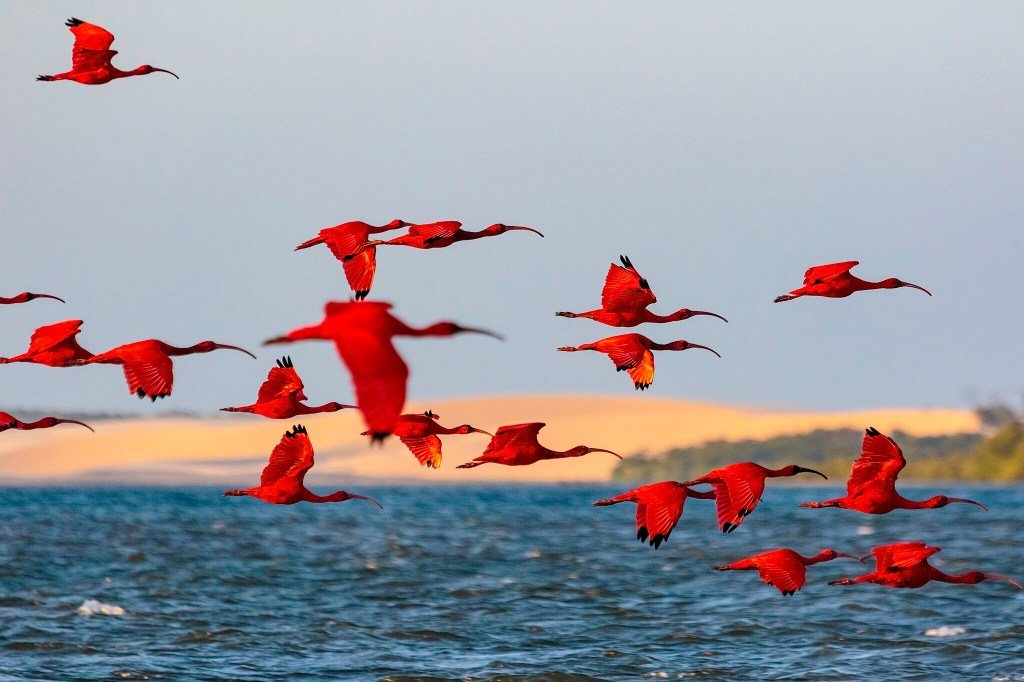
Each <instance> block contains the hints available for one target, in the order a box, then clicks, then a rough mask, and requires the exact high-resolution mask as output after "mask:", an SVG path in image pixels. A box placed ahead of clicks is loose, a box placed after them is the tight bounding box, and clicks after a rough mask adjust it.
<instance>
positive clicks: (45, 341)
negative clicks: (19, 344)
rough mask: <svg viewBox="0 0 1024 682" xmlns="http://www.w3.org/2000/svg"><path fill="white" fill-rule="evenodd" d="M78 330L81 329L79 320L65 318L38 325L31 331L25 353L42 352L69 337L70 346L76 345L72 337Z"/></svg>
mask: <svg viewBox="0 0 1024 682" xmlns="http://www.w3.org/2000/svg"><path fill="white" fill-rule="evenodd" d="M80 331H82V321H81V320H66V321H64V322H58V323H56V324H48V325H46V326H44V327H40V328H39V329H36V330H35V331H34V332H32V338H31V339H29V342H28V350H27V351H26V353H28V354H30V355H34V354H36V353H42V352H43V351H47V350H50V349H51V348H54V347H55V346H59V345H60V344H62V343H64V342H65V341H68V340H69V339H71V340H72V343H71V345H72V346H77V345H78V344H77V343H76V342H75V341H74V340H73V339H74V338H75V336H76V335H78V333H79V332H80Z"/></svg>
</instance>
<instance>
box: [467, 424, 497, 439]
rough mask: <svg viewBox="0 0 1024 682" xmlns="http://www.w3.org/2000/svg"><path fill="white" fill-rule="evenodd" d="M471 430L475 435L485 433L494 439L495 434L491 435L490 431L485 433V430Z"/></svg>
mask: <svg viewBox="0 0 1024 682" xmlns="http://www.w3.org/2000/svg"><path fill="white" fill-rule="evenodd" d="M471 428H472V430H473V433H484V434H487V435H488V436H490V437H491V438H494V434H493V433H491V432H490V431H484V430H483V429H478V428H476V427H475V426H474V427H471Z"/></svg>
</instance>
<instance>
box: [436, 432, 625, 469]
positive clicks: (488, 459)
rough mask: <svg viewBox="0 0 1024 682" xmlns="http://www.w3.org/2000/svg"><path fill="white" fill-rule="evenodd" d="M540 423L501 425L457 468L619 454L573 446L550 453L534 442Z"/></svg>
mask: <svg viewBox="0 0 1024 682" xmlns="http://www.w3.org/2000/svg"><path fill="white" fill-rule="evenodd" d="M544 426H545V425H544V424H542V423H540V422H534V423H531V424H513V425H511V426H502V427H501V428H500V429H498V432H497V433H495V434H494V436H493V437H492V438H491V442H490V443H488V445H487V449H485V450H484V453H483V454H482V455H480V456H479V457H477V458H476V459H474V460H473V461H471V462H466V463H465V464H460V465H459V466H458V467H456V468H458V469H472V468H473V467H478V466H480V465H481V464H488V463H493V464H504V465H506V466H513V467H515V466H525V465H527V464H534V463H536V462H539V461H541V460H542V459H563V458H566V457H582V456H583V455H587V454H590V453H591V452H607V453H608V454H609V455H615V456H616V457H618V458H619V459H622V455H619V454H617V453H615V452H612V451H611V450H602V449H601V448H592V447H588V446H586V445H577V446H576V447H574V448H570V449H568V450H566V451H565V452H559V451H558V450H551V449H549V448H546V447H544V446H543V445H541V444H540V443H539V442H537V436H538V434H540V430H541V429H542V428H544Z"/></svg>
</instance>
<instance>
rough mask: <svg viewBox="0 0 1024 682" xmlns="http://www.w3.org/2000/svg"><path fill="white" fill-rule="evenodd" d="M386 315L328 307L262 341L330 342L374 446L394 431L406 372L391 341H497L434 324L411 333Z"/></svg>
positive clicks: (359, 306)
mask: <svg viewBox="0 0 1024 682" xmlns="http://www.w3.org/2000/svg"><path fill="white" fill-rule="evenodd" d="M390 310H391V304H390V303H382V302H378V301H374V302H366V301H360V302H352V301H349V302H333V303H328V304H327V305H326V306H325V307H324V319H323V321H322V322H320V323H319V324H315V325H312V326H310V327H303V328H301V329H295V330H293V331H290V332H288V333H287V334H285V335H284V336H278V337H276V338H273V339H269V340H267V341H264V342H263V343H264V345H272V344H280V343H292V342H295V341H304V340H308V339H322V340H329V341H333V342H334V346H335V348H336V349H337V351H338V355H339V356H340V357H341V360H342V362H344V363H345V366H346V367H347V368H348V371H349V374H350V375H351V377H352V384H353V387H354V389H355V394H356V402H357V403H358V404H359V409H360V411H361V412H362V413H363V420H364V421H365V422H366V427H367V428H368V429H369V431H370V433H371V434H372V437H373V439H374V440H375V441H380V440H383V439H384V438H386V437H387V436H388V435H390V434H391V433H392V432H393V431H394V430H395V422H396V421H397V420H398V415H400V414H401V413H402V407H403V406H404V405H405V388H406V382H407V380H408V378H409V368H408V366H406V364H405V361H403V360H402V357H401V356H400V355H399V354H398V351H396V350H395V346H394V344H393V343H392V339H393V337H395V336H453V335H455V334H465V333H471V334H485V335H487V336H493V337H494V338H496V339H501V337H500V336H499V335H497V334H495V333H494V332H491V331H488V330H486V329H477V328H474V327H463V326H460V325H457V324H455V323H454V322H437V323H435V324H432V325H430V326H429V327H425V328H423V329H416V328H413V327H410V326H409V325H407V324H405V323H404V322H402V321H401V320H399V319H398V318H397V317H395V316H394V315H392V314H391V313H390V312H389V311H390Z"/></svg>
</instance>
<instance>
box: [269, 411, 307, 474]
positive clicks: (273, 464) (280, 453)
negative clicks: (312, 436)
mask: <svg viewBox="0 0 1024 682" xmlns="http://www.w3.org/2000/svg"><path fill="white" fill-rule="evenodd" d="M312 468H313V444H312V443H311V442H310V441H309V434H308V433H307V432H306V427H304V426H302V425H301V424H299V425H297V426H295V427H293V428H292V430H291V431H286V432H285V434H284V436H282V437H281V442H280V443H278V444H277V447H275V448H274V451H273V452H271V453H270V461H268V462H267V466H266V467H265V468H264V469H263V473H262V474H261V475H260V485H261V486H268V485H274V484H276V483H277V482H278V481H280V480H281V479H283V478H290V479H293V480H295V481H296V482H297V483H298V484H299V485H302V481H303V479H304V478H305V476H306V472H307V471H309V470H310V469H312Z"/></svg>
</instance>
